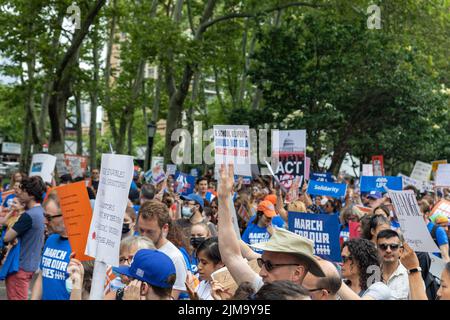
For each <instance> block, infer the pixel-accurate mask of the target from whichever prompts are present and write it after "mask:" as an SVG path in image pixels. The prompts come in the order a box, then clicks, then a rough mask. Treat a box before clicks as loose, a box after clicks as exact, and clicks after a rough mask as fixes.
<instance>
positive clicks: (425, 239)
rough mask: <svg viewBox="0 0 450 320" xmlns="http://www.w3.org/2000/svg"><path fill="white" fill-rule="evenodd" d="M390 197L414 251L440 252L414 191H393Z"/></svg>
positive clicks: (390, 192)
mask: <svg viewBox="0 0 450 320" xmlns="http://www.w3.org/2000/svg"><path fill="white" fill-rule="evenodd" d="M389 197H390V198H391V201H392V204H393V205H394V211H395V214H396V215H397V218H398V222H399V223H400V230H401V231H402V233H403V235H404V237H405V241H406V242H407V243H408V245H409V246H410V247H411V248H412V249H413V250H414V251H422V252H439V248H438V247H437V246H436V243H434V241H433V239H432V238H431V234H430V232H429V231H428V228H427V225H426V224H425V221H424V219H423V216H422V213H421V212H420V208H419V205H418V204H417V200H416V197H415V195H414V192H413V191H412V190H406V191H392V190H389Z"/></svg>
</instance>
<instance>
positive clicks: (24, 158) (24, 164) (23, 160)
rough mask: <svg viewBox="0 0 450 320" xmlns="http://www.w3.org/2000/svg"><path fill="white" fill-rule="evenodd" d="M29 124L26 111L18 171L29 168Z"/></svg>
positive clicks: (25, 170)
mask: <svg viewBox="0 0 450 320" xmlns="http://www.w3.org/2000/svg"><path fill="white" fill-rule="evenodd" d="M30 127H31V124H30V120H29V115H28V113H26V114H25V124H24V126H23V128H24V130H23V139H22V147H21V150H22V152H21V155H20V171H21V172H26V173H28V170H29V169H30V162H31V161H30V160H31V159H30V158H31V157H30V153H31V152H30V151H31V150H30V147H31V134H30V133H31V128H30Z"/></svg>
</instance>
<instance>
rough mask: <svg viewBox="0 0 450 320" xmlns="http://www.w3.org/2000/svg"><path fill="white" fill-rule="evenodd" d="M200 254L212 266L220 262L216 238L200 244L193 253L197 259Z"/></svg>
mask: <svg viewBox="0 0 450 320" xmlns="http://www.w3.org/2000/svg"><path fill="white" fill-rule="evenodd" d="M200 252H203V253H204V254H205V255H206V257H207V258H208V259H209V260H211V261H212V262H213V263H214V264H218V263H220V262H222V257H221V256H220V251H219V239H218V238H217V237H212V238H209V239H206V240H205V241H203V242H202V243H200V245H199V246H198V248H197V250H196V252H195V255H196V257H197V259H198V254H199V253H200Z"/></svg>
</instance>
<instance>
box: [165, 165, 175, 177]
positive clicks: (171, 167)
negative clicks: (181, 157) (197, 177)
mask: <svg viewBox="0 0 450 320" xmlns="http://www.w3.org/2000/svg"><path fill="white" fill-rule="evenodd" d="M176 171H177V165H176V164H168V165H166V172H167V175H168V176H170V175H175V172H176Z"/></svg>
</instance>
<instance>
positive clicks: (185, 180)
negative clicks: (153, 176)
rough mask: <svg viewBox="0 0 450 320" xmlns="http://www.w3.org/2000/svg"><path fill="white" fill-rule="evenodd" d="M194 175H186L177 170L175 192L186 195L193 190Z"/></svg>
mask: <svg viewBox="0 0 450 320" xmlns="http://www.w3.org/2000/svg"><path fill="white" fill-rule="evenodd" d="M194 188H195V177H193V176H190V175H187V174H185V173H182V172H177V173H176V175H175V184H174V189H175V192H176V193H178V194H181V195H184V196H187V195H189V194H191V193H193V192H194Z"/></svg>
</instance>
